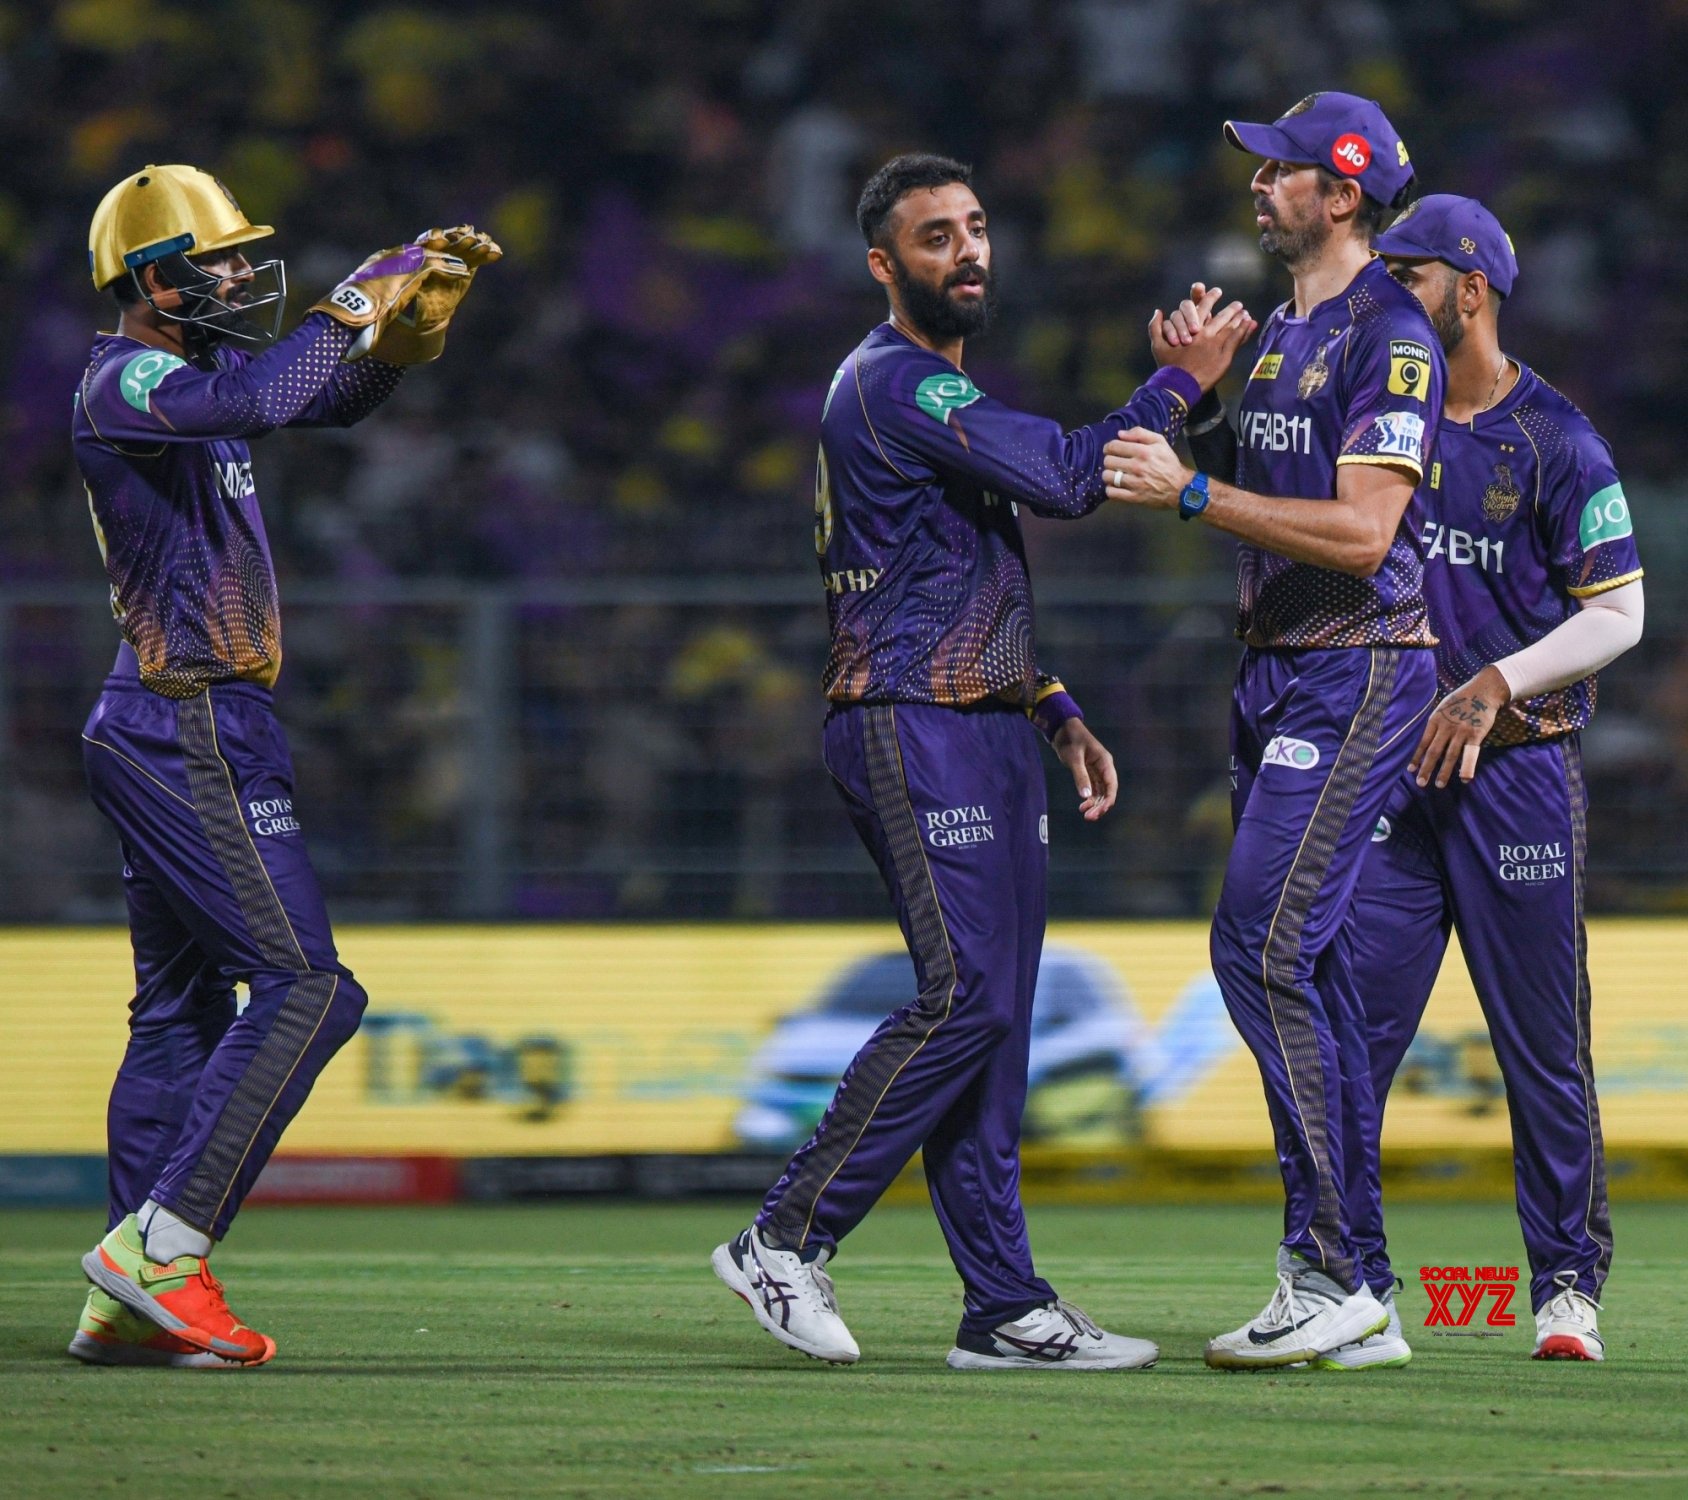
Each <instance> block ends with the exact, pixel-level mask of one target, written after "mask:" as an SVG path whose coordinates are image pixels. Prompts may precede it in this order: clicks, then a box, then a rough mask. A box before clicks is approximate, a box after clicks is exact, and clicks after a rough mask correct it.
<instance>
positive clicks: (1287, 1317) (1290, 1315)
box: [1259, 1271, 1295, 1328]
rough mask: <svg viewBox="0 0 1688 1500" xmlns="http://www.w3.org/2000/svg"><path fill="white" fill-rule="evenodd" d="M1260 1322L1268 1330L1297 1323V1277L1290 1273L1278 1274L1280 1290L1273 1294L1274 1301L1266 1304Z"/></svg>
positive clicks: (1282, 1272) (1281, 1272)
mask: <svg viewBox="0 0 1688 1500" xmlns="http://www.w3.org/2000/svg"><path fill="white" fill-rule="evenodd" d="M1259 1321H1260V1323H1261V1324H1262V1325H1263V1326H1265V1327H1267V1328H1275V1327H1277V1326H1279V1325H1280V1324H1283V1323H1293V1322H1294V1321H1295V1277H1293V1276H1292V1275H1290V1274H1289V1272H1287V1271H1280V1272H1279V1273H1278V1289H1277V1291H1275V1292H1273V1293H1272V1300H1271V1301H1270V1302H1268V1303H1267V1304H1266V1310H1265V1311H1264V1312H1262V1313H1261V1314H1260V1318H1259Z"/></svg>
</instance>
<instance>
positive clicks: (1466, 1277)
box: [1418, 1266, 1518, 1339]
mask: <svg viewBox="0 0 1688 1500" xmlns="http://www.w3.org/2000/svg"><path fill="white" fill-rule="evenodd" d="M1418 1279H1419V1281H1420V1282H1421V1283H1422V1284H1423V1286H1424V1290H1425V1294H1426V1295H1427V1296H1428V1297H1429V1298H1430V1311H1429V1312H1428V1313H1427V1314H1425V1318H1424V1326H1425V1327H1426V1328H1434V1329H1437V1330H1441V1329H1444V1328H1445V1329H1448V1330H1449V1332H1448V1333H1446V1334H1441V1335H1440V1336H1441V1337H1444V1338H1460V1337H1464V1338H1477V1339H1498V1338H1499V1337H1500V1335H1499V1334H1498V1333H1490V1332H1488V1330H1489V1329H1490V1328H1511V1327H1513V1326H1514V1325H1515V1324H1516V1323H1517V1322H1518V1316H1517V1314H1516V1313H1514V1312H1512V1311H1511V1310H1510V1309H1511V1307H1512V1298H1513V1294H1514V1293H1515V1292H1516V1291H1517V1290H1518V1267H1517V1266H1476V1267H1472V1266H1420V1267H1419V1268H1418ZM1485 1302H1487V1303H1488V1304H1489V1308H1488V1311H1487V1313H1486V1314H1485V1315H1484V1317H1483V1320H1482V1325H1481V1326H1479V1327H1476V1328H1473V1327H1472V1326H1471V1325H1472V1323H1473V1322H1474V1321H1475V1319H1476V1316H1477V1312H1478V1310H1479V1309H1480V1308H1481V1307H1482V1306H1483V1304H1484V1303H1485ZM1461 1330H1467V1331H1466V1332H1464V1333H1463V1334H1462V1333H1461Z"/></svg>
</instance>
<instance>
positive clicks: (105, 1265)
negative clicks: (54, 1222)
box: [82, 1214, 275, 1365]
mask: <svg viewBox="0 0 1688 1500" xmlns="http://www.w3.org/2000/svg"><path fill="white" fill-rule="evenodd" d="M82 1271H83V1274H84V1275H86V1276H87V1278H88V1280H90V1281H91V1282H93V1283H94V1285H95V1286H96V1287H98V1288H99V1289H100V1290H101V1291H102V1292H104V1293H105V1294H106V1295H107V1296H109V1297H111V1298H113V1299H114V1300H116V1301H118V1302H120V1303H122V1304H123V1306H124V1307H125V1308H127V1309H128V1310H129V1311H130V1312H132V1313H137V1314H139V1315H140V1316H141V1317H143V1318H145V1319H146V1320H147V1321H148V1322H150V1323H153V1324H154V1325H156V1326H157V1327H158V1328H160V1329H162V1330H163V1331H164V1332H165V1333H169V1334H174V1335H175V1336H176V1337H177V1338H178V1339H180V1340H181V1341H182V1342H183V1343H185V1344H187V1345H189V1346H190V1347H191V1348H194V1349H198V1350H201V1351H202V1352H204V1353H206V1354H215V1355H218V1356H220V1357H221V1358H223V1359H232V1360H234V1361H235V1362H236V1363H237V1364H243V1365H261V1364H263V1363H264V1362H265V1361H266V1360H269V1359H272V1358H273V1357H274V1356H275V1341H274V1340H273V1339H269V1338H266V1337H265V1336H264V1335H263V1334H261V1333H258V1332H256V1331H254V1330H253V1329H250V1328H248V1327H247V1326H246V1325H245V1324H244V1323H242V1322H241V1321H240V1320H239V1319H238V1318H237V1317H235V1315H234V1314H233V1313H232V1312H231V1311H229V1305H228V1303H227V1302H226V1301H224V1299H223V1284H222V1283H221V1282H220V1281H218V1280H217V1278H216V1277H215V1276H213V1275H212V1274H211V1268H210V1266H209V1265H208V1264H207V1263H206V1262H205V1261H204V1260H203V1259H202V1258H201V1257H199V1256H197V1255H181V1256H178V1257H177V1258H176V1259H175V1260H173V1261H171V1262H170V1263H169V1264H168V1265H159V1264H158V1263H157V1262H155V1261H150V1260H148V1259H147V1256H146V1251H145V1249H143V1248H142V1243H141V1228H140V1225H139V1224H138V1223H136V1221H135V1216H134V1215H133V1214H130V1215H129V1217H128V1218H127V1219H125V1220H124V1221H123V1222H122V1223H121V1224H119V1225H118V1226H117V1227H116V1228H115V1229H114V1230H112V1231H111V1233H110V1234H108V1235H107V1236H106V1237H105V1238H104V1239H103V1240H101V1241H100V1242H99V1244H97V1245H96V1246H95V1247H94V1248H93V1249H92V1250H90V1251H89V1252H88V1253H87V1254H86V1255H84V1256H83V1257H82Z"/></svg>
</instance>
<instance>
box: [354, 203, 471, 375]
mask: <svg viewBox="0 0 1688 1500" xmlns="http://www.w3.org/2000/svg"><path fill="white" fill-rule="evenodd" d="M416 243H417V244H418V245H419V246H421V247H422V248H423V249H424V250H426V251H428V252H429V253H430V254H435V255H442V256H448V257H451V258H453V259H455V260H457V261H459V262H460V263H461V264H462V265H463V266H465V267H467V269H468V275H467V276H464V275H460V274H451V275H447V274H445V273H443V272H442V273H440V274H437V275H436V274H430V275H428V276H427V277H425V278H424V279H423V281H422V284H421V285H420V286H419V287H418V288H417V290H416V295H415V296H414V297H413V298H412V299H411V301H410V303H409V304H408V305H407V306H406V307H405V308H404V309H403V310H401V311H400V312H399V313H398V314H397V315H396V316H395V317H394V318H393V319H392V321H391V322H389V323H388V324H387V325H386V326H385V327H384V328H383V330H382V332H381V333H380V334H379V335H378V336H377V338H376V341H375V347H374V351H373V352H374V354H375V357H376V358H377V359H381V360H385V361H386V362H387V363H388V364H391V365H422V364H426V363H427V362H428V361H429V360H431V359H438V358H439V357H440V354H441V352H442V351H443V350H444V348H445V331H446V328H447V326H448V325H449V324H450V323H451V318H452V314H453V313H455V312H456V311H457V304H458V303H459V302H461V301H462V300H463V298H464V296H465V295H466V294H467V292H468V290H469V285H470V283H471V282H472V281H473V280H474V279H475V272H476V271H478V270H480V268H481V267H482V266H485V265H490V264H491V263H492V262H493V261H495V260H497V259H498V258H499V257H500V256H502V255H503V254H504V252H503V251H502V250H500V249H499V248H498V246H497V245H496V244H495V243H494V242H493V239H492V236H491V235H488V234H485V233H482V232H481V231H479V230H477V229H476V228H475V226H474V225H473V224H458V225H455V226H454V227H452V228H451V229H430V230H429V231H428V232H427V233H426V234H420V235H418V236H417V237H416Z"/></svg>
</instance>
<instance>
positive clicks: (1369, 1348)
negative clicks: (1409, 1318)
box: [1313, 1291, 1413, 1370]
mask: <svg viewBox="0 0 1688 1500" xmlns="http://www.w3.org/2000/svg"><path fill="white" fill-rule="evenodd" d="M1377 1300H1378V1301H1379V1302H1381V1303H1382V1304H1383V1305H1384V1306H1385V1307H1386V1308H1388V1309H1389V1326H1388V1327H1386V1328H1385V1329H1384V1330H1383V1332H1382V1333H1373V1334H1368V1335H1367V1336H1366V1337H1365V1338H1363V1339H1360V1340H1359V1341H1358V1342H1357V1343H1352V1344H1344V1345H1343V1346H1342V1347H1341V1348H1340V1349H1332V1350H1331V1351H1330V1352H1329V1353H1328V1354H1321V1355H1320V1356H1319V1357H1318V1358H1317V1359H1316V1360H1314V1361H1313V1367H1314V1369H1317V1370H1398V1369H1400V1368H1401V1366H1402V1365H1404V1364H1409V1363H1411V1361H1412V1357H1413V1351H1412V1345H1410V1344H1409V1343H1408V1342H1407V1340H1406V1337H1405V1336H1404V1335H1403V1334H1402V1332H1401V1313H1400V1309H1399V1308H1397V1307H1396V1306H1395V1293H1394V1292H1393V1291H1389V1292H1385V1293H1384V1294H1383V1295H1382V1296H1381V1297H1379V1298H1378V1299H1377Z"/></svg>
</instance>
